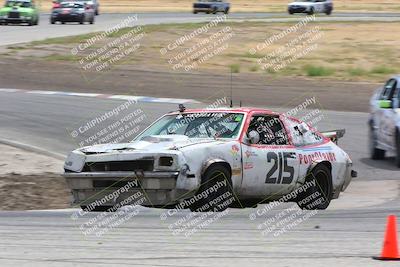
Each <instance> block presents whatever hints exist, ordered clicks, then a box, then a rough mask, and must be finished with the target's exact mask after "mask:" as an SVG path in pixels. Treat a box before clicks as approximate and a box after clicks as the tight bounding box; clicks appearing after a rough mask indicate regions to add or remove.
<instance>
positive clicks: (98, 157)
mask: <svg viewBox="0 0 400 267" xmlns="http://www.w3.org/2000/svg"><path fill="white" fill-rule="evenodd" d="M343 134H344V130H338V131H331V132H328V133H322V134H321V133H319V132H317V131H316V130H314V129H312V128H311V127H309V126H308V125H307V124H306V123H302V122H300V121H298V120H297V119H294V118H291V117H287V116H285V115H283V114H279V113H275V112H272V111H270V110H266V109H256V108H226V109H203V110H185V108H184V107H182V106H180V110H179V111H176V112H171V113H168V114H166V115H164V116H163V117H161V118H160V119H158V120H157V121H156V122H154V123H153V124H152V125H150V126H149V127H148V128H147V129H145V130H144V131H143V132H142V133H141V134H139V135H138V136H137V137H136V138H135V140H134V141H132V142H131V143H123V144H104V145H95V146H90V147H83V148H80V149H77V150H75V151H73V152H71V153H70V154H69V156H68V158H67V160H66V162H65V165H64V168H65V173H64V176H65V178H66V180H67V182H68V184H69V186H70V188H71V189H72V192H73V197H74V201H75V204H77V205H80V206H81V207H82V208H83V209H84V210H94V211H99V210H107V209H108V210H109V211H111V210H115V209H113V208H112V207H114V208H115V206H117V207H120V206H121V205H127V204H132V203H130V202H129V201H127V199H129V197H131V196H132V195H134V194H135V193H138V192H143V195H145V196H146V199H145V201H142V202H140V204H141V205H143V206H149V207H159V208H172V207H176V206H177V205H178V206H179V208H190V209H191V210H193V211H221V210H224V209H226V208H227V207H239V208H244V207H255V206H257V204H260V203H268V202H270V201H274V200H279V199H280V198H282V196H287V195H288V194H292V193H293V192H295V193H296V194H292V195H291V196H292V198H290V199H288V198H286V199H285V200H286V201H294V202H297V203H298V205H299V206H300V207H301V208H303V209H326V208H327V207H328V205H329V203H330V201H331V199H335V198H338V197H339V194H340V192H342V191H344V190H345V189H346V188H347V186H348V185H349V183H350V181H351V179H352V177H356V176H357V173H356V172H355V171H354V170H352V161H351V160H350V158H349V156H348V155H347V153H346V152H344V151H343V150H342V149H341V148H340V147H338V146H337V145H336V144H335V142H336V141H337V139H338V138H340V137H341V136H343ZM304 186H305V187H304ZM121 188H123V189H124V190H120V189H121ZM299 189H300V190H299ZM116 190H117V191H118V193H116V194H115V191H116ZM110 196H112V197H110ZM317 196H319V198H318V201H314V202H313V203H310V200H312V198H313V197H317ZM120 203H123V204H120Z"/></svg>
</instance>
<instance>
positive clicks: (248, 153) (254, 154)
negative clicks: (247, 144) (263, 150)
mask: <svg viewBox="0 0 400 267" xmlns="http://www.w3.org/2000/svg"><path fill="white" fill-rule="evenodd" d="M244 154H245V155H246V158H250V157H256V156H257V154H256V152H253V151H248V150H247V151H246V152H244Z"/></svg>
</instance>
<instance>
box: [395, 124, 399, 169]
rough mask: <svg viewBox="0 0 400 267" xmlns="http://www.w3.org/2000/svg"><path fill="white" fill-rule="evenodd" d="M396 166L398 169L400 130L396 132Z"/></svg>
mask: <svg viewBox="0 0 400 267" xmlns="http://www.w3.org/2000/svg"><path fill="white" fill-rule="evenodd" d="M395 160H396V166H397V167H398V168H400V130H397V131H396V159H395Z"/></svg>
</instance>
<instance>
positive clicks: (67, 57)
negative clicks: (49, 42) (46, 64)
mask: <svg viewBox="0 0 400 267" xmlns="http://www.w3.org/2000/svg"><path fill="white" fill-rule="evenodd" d="M44 59H46V60H50V61H53V60H54V61H78V60H79V57H77V56H74V55H71V54H64V55H60V54H51V55H48V56H46V57H44Z"/></svg>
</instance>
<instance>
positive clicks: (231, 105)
mask: <svg viewBox="0 0 400 267" xmlns="http://www.w3.org/2000/svg"><path fill="white" fill-rule="evenodd" d="M232 95H233V93H232V68H231V104H230V105H229V107H231V108H233V96H232Z"/></svg>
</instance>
